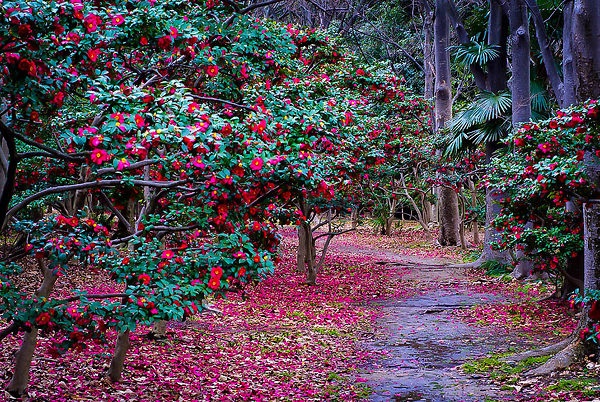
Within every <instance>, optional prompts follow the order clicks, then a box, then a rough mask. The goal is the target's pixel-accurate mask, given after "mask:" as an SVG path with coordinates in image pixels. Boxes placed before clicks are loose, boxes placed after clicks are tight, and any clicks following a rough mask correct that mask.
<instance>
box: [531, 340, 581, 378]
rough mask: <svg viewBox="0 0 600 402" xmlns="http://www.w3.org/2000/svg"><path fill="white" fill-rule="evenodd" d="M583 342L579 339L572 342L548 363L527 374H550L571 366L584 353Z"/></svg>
mask: <svg viewBox="0 0 600 402" xmlns="http://www.w3.org/2000/svg"><path fill="white" fill-rule="evenodd" d="M583 350H584V349H583V342H581V341H580V340H579V339H576V340H574V341H573V342H571V343H570V344H569V345H568V346H567V347H566V348H564V349H563V350H561V351H560V352H558V353H557V354H555V355H554V356H552V357H551V358H550V359H549V360H548V361H547V362H546V363H544V364H542V365H541V366H540V367H538V368H535V369H533V370H530V371H528V372H527V373H525V375H527V376H541V375H548V374H550V373H553V372H555V371H558V370H562V369H564V368H567V367H569V366H570V365H572V364H573V363H575V362H576V361H577V360H579V359H580V358H581V356H582V355H583Z"/></svg>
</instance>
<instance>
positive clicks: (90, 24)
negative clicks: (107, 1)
mask: <svg viewBox="0 0 600 402" xmlns="http://www.w3.org/2000/svg"><path fill="white" fill-rule="evenodd" d="M101 23H102V19H101V18H100V17H99V16H97V15H96V14H90V15H88V16H87V17H85V19H84V20H83V24H84V25H85V29H86V30H87V31H88V33H90V32H95V31H96V30H97V29H98V25H100V24H101Z"/></svg>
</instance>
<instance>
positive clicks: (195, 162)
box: [192, 156, 206, 169]
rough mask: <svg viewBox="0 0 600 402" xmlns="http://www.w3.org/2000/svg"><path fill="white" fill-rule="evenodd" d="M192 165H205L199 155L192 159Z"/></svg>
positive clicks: (202, 166) (201, 167) (198, 166)
mask: <svg viewBox="0 0 600 402" xmlns="http://www.w3.org/2000/svg"><path fill="white" fill-rule="evenodd" d="M192 165H194V166H196V167H197V168H200V169H204V167H205V166H206V165H205V164H204V162H202V157H201V156H196V157H195V158H194V159H192Z"/></svg>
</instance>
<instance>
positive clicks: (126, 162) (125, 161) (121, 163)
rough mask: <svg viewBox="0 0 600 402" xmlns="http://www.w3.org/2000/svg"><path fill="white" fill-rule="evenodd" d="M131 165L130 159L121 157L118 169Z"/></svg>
mask: <svg viewBox="0 0 600 402" xmlns="http://www.w3.org/2000/svg"><path fill="white" fill-rule="evenodd" d="M128 167H129V161H128V160H127V159H125V158H121V159H119V163H117V170H123V169H126V168H128Z"/></svg>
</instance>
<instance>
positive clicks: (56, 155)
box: [0, 123, 89, 162]
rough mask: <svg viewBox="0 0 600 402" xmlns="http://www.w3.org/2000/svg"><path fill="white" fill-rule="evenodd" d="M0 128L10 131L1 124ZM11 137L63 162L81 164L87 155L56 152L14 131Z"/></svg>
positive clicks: (84, 153)
mask: <svg viewBox="0 0 600 402" xmlns="http://www.w3.org/2000/svg"><path fill="white" fill-rule="evenodd" d="M0 124H2V123H0ZM2 126H3V129H4V128H6V129H8V130H10V129H9V128H8V127H6V126H5V125H4V124H2ZM11 131H12V130H11ZM13 135H14V138H15V139H17V140H19V141H21V142H24V143H25V144H27V145H31V146H32V147H36V148H39V149H41V150H43V151H46V152H48V153H49V154H50V155H51V156H52V157H54V158H58V159H64V160H67V161H71V162H83V161H85V157H86V156H87V155H88V154H89V153H87V152H81V153H76V154H67V153H64V152H60V151H57V150H56V149H54V148H51V147H49V146H47V145H44V144H40V143H38V142H36V141H34V140H32V139H30V138H27V137H23V136H22V135H20V134H17V133H15V132H14V131H13Z"/></svg>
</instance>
